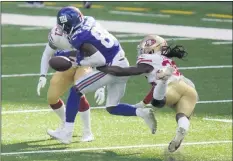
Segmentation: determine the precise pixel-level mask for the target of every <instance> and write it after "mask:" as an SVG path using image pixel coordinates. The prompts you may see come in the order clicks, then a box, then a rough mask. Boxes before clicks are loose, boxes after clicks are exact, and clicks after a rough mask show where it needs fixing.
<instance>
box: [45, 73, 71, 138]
mask: <svg viewBox="0 0 233 161" xmlns="http://www.w3.org/2000/svg"><path fill="white" fill-rule="evenodd" d="M74 72H75V70H74V69H70V70H68V71H65V72H56V73H55V74H54V75H53V77H52V79H51V80H50V86H49V89H48V93H47V99H48V103H49V105H50V107H51V108H52V109H53V111H54V112H55V113H56V114H57V115H58V117H59V118H60V119H61V122H62V123H61V125H60V127H58V128H57V129H56V130H51V129H48V130H47V133H48V134H49V135H50V136H52V135H51V134H52V133H55V132H59V131H60V130H61V129H62V128H63V127H64V123H65V105H64V103H63V101H62V100H61V99H60V96H61V95H63V94H64V93H65V91H66V90H67V89H68V87H69V86H70V85H71V84H72V81H73V74H74Z"/></svg>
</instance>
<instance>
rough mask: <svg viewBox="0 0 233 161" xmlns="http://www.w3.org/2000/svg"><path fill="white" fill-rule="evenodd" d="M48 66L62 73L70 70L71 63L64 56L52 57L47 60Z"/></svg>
mask: <svg viewBox="0 0 233 161" xmlns="http://www.w3.org/2000/svg"><path fill="white" fill-rule="evenodd" d="M49 65H50V67H51V68H53V69H54V70H56V71H59V72H62V71H66V70H68V69H70V68H71V67H72V63H71V61H70V59H69V58H67V57H65V56H54V57H52V58H51V59H50V60H49Z"/></svg>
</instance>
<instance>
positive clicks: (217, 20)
mask: <svg viewBox="0 0 233 161" xmlns="http://www.w3.org/2000/svg"><path fill="white" fill-rule="evenodd" d="M201 20H202V21H209V22H228V23H232V20H231V19H218V18H202V19H201Z"/></svg>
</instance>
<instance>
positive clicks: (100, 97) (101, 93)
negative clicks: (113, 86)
mask: <svg viewBox="0 0 233 161" xmlns="http://www.w3.org/2000/svg"><path fill="white" fill-rule="evenodd" d="M95 99H96V103H97V104H98V105H102V104H103V103H104V101H105V87H101V88H99V89H97V90H96V91H95Z"/></svg>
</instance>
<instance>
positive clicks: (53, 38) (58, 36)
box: [48, 26, 72, 49]
mask: <svg viewBox="0 0 233 161" xmlns="http://www.w3.org/2000/svg"><path fill="white" fill-rule="evenodd" d="M48 40H49V43H51V44H52V45H53V46H55V47H56V48H58V49H71V48H72V46H71V44H70V43H69V40H68V38H67V36H66V35H65V34H64V33H63V32H62V31H61V30H60V29H59V28H57V26H55V27H53V28H52V30H51V31H50V33H49V35H48Z"/></svg>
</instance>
